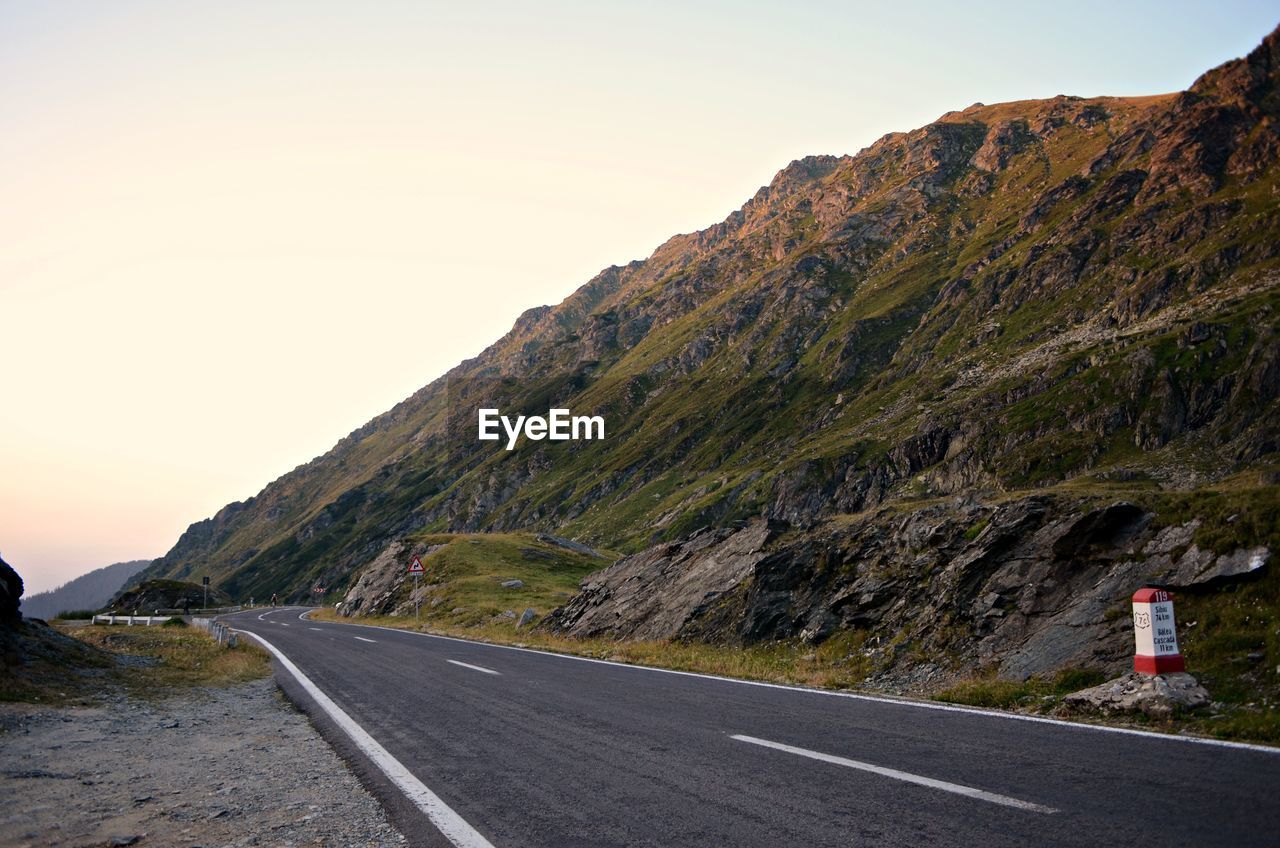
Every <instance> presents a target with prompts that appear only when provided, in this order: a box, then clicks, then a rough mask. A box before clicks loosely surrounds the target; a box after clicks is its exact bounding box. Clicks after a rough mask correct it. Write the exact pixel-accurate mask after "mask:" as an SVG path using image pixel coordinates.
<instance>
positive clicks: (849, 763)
mask: <svg viewBox="0 0 1280 848" xmlns="http://www.w3.org/2000/svg"><path fill="white" fill-rule="evenodd" d="M729 738H730V739H737V740H738V741H739V742H749V743H750V744H752V745H759V746H761V747H763V748H773V749H774V750H775V751H786V752H787V753H788V754H799V755H800V756H802V757H808V758H809V759H811V760H821V761H822V762H824V763H834V764H836V765H838V766H845V767H846V768H851V769H857V770H858V771H866V772H871V773H872V774H878V775H880V776H881V777H891V778H893V779H894V780H901V781H904V782H906V783H914V784H916V785H917V786H928V787H929V788H930V789H941V790H942V791H943V792H954V793H955V794H956V795H964V796H965V797H967V798H976V799H978V800H979V801H987V802H989V803H992V804H1003V805H1004V806H1006V807H1016V808H1017V809H1019V810H1027V811H1029V812H1032V813H1056V812H1058V811H1057V810H1055V809H1054V808H1053V807H1045V806H1042V805H1040V804H1033V803H1031V802H1030V801H1022V800H1019V799H1017V798H1010V797H1009V796H1008V795H997V794H996V793H994V792H987V791H985V790H982V789H974V788H973V787H972V786H963V785H961V784H959V783H948V782H947V781H945V780H935V779H934V778H932V777H924V776H922V775H918V774H912V773H911V772H909V771H898V770H897V769H891V768H885V767H884V766H875V765H872V764H871V763H863V762H859V761H858V760H849V759H845V758H844V757H837V756H835V755H833V754H823V753H822V752H820V751H810V750H809V749H808V748H796V747H793V746H791V745H784V744H782V743H781V742H770V741H769V740H768V739H757V738H756V737H754V736H739V735H733V736H730V737H729Z"/></svg>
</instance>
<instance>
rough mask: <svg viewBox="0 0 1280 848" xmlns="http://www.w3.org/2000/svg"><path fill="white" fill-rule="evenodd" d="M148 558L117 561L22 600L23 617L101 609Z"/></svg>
mask: <svg viewBox="0 0 1280 848" xmlns="http://www.w3.org/2000/svg"><path fill="white" fill-rule="evenodd" d="M151 562H152V561H151V560H149V559H135V560H130V561H129V562H117V563H113V564H112V565H106V566H103V567H102V568H97V569H94V570H93V571H90V572H89V573H88V574H82V575H80V576H79V577H77V578H75V579H74V580H70V581H68V582H66V583H63V584H62V585H61V586H59V587H58V588H56V589H50V590H49V591H47V592H39V593H37V594H34V595H28V596H27V597H25V598H23V599H22V614H23V615H25V616H26V617H28V618H44V619H49V618H53V617H54V616H56V615H57V614H58V613H60V612H67V611H70V610H98V609H102V607H103V606H105V605H106V603H107V601H109V600H111V598H112V597H113V596H114V595H115V594H116V592H119V591H120V589H121V588H123V587H124V585H125V584H126V583H127V582H129V579H130V578H131V577H133V576H134V575H135V574H137V573H138V572H140V571H142V569H144V568H146V567H147V566H148V565H150V564H151Z"/></svg>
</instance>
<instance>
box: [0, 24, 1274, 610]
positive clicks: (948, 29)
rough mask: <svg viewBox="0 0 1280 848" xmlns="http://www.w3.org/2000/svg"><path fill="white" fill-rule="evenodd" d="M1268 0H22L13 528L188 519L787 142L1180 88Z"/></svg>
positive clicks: (452, 358)
mask: <svg viewBox="0 0 1280 848" xmlns="http://www.w3.org/2000/svg"><path fill="white" fill-rule="evenodd" d="M1278 20H1280V8H1278V7H1277V6H1276V5H1275V3H1274V2H1214V3H1208V2H1205V3H1179V2H1161V3H1115V2H1107V3H1043V4H1036V3H1026V2H1017V3H1012V2H1011V3H983V2H973V3H944V2H937V3H911V2H906V3H893V4H886V3H865V4H861V3H852V2H845V3H819V2H796V0H792V1H791V2H777V3H768V2H742V1H741V0H735V1H734V2H728V1H727V0H726V2H700V0H681V2H645V3H609V2H602V0H594V2H581V3H575V2H541V3H456V4H455V3H434V2H428V1H427V0H414V2H408V1H407V0H405V2H393V0H380V1H379V2H346V3H336V2H323V0H310V1H309V2H293V3H289V2H270V0H251V2H244V1H242V0H222V2H217V3H174V2H167V1H166V2H135V1H134V0H115V2H101V0H86V2H74V0H35V2H11V1H10V0H0V186H2V187H0V233H2V234H3V235H2V236H0V321H2V322H3V336H2V338H3V341H4V354H3V364H2V365H0V555H3V557H4V559H5V560H6V561H8V562H9V563H10V564H11V565H13V566H14V567H15V568H17V569H18V571H19V573H21V574H22V575H23V577H24V578H25V579H26V581H27V591H28V593H32V592H37V591H41V590H44V589H49V588H52V587H54V586H56V585H58V584H61V583H63V582H65V581H66V580H68V579H71V578H72V577H75V576H77V575H79V574H82V573H84V572H86V571H89V570H91V569H93V568H97V567H100V566H103V565H106V564H108V563H111V562H116V561H119V560H125V559H141V558H152V557H156V556H159V555H161V554H163V553H164V552H165V551H166V550H168V549H169V548H170V547H171V546H172V545H173V543H174V542H175V541H177V538H178V536H179V535H180V534H181V533H182V531H183V530H184V529H185V528H186V526H187V525H188V524H190V523H191V522H193V521H197V520H199V519H202V518H206V517H208V516H210V515H212V514H213V513H214V512H216V511H217V510H218V509H219V508H220V507H222V506H223V505H224V504H226V503H227V502H229V501H232V500H243V499H244V498H247V497H249V496H251V495H253V494H255V493H257V492H258V491H259V490H261V489H262V487H263V486H264V485H266V484H267V483H268V482H270V481H271V480H272V479H274V478H276V477H278V476H279V475H281V474H283V473H285V472H287V471H289V470H290V469H292V468H293V467H295V466H297V465H299V464H301V463H304V462H306V461H308V460H310V459H311V458H313V457H315V456H317V455H318V454H321V453H323V452H324V451H326V450H328V448H329V447H331V446H332V445H333V444H334V442H336V441H337V440H338V439H339V438H341V437H342V436H344V435H345V434H347V433H348V432H350V431H351V430H352V429H354V428H356V427H358V426H359V425H361V424H363V423H364V422H365V421H367V420H368V419H370V418H372V417H373V416H374V415H376V414H378V413H379V412H382V411H384V410H386V409H388V408H390V407H391V406H392V405H394V404H395V403H396V402H398V401H400V400H401V399H403V398H404V397H406V396H407V395H409V394H411V393H412V392H413V391H414V390H416V389H418V388H420V387H421V386H423V385H425V384H426V383H427V382H429V381H430V380H432V379H433V378H435V377H437V376H439V375H440V374H442V373H443V372H444V371H446V370H447V369H448V368H449V367H451V366H453V365H454V364H456V363H457V362H458V361H460V360H462V359H464V358H466V357H470V356H474V355H475V354H476V353H478V352H479V351H480V350H481V349H483V348H484V347H485V346H486V345H488V344H489V343H490V342H492V341H494V340H495V339H497V338H498V337H499V336H500V335H502V333H504V332H505V331H506V330H507V329H508V328H509V327H510V326H511V323H512V321H513V320H514V319H515V317H516V316H517V315H518V314H519V313H520V312H522V311H523V310H525V309H527V308H529V307H531V306H536V305H539V304H544V303H556V302H558V301H560V300H561V299H563V298H564V297H565V296H566V295H568V294H569V293H570V292H572V291H573V290H574V289H575V288H577V287H578V286H579V285H581V284H582V283H583V282H585V281H586V280H587V279H589V278H590V277H591V276H593V275H594V274H595V273H596V272H597V271H598V270H600V269H601V268H603V267H605V266H607V265H610V264H615V263H623V262H626V261H629V260H631V259H636V258H643V257H645V256H647V255H649V253H651V252H652V250H653V249H654V248H655V247H656V246H657V245H658V244H660V243H661V242H663V241H664V240H666V239H667V238H668V237H669V236H671V235H673V234H675V233H679V232H688V231H691V230H695V229H699V228H702V227H706V226H708V225H710V224H712V223H714V222H716V221H719V220H720V219H722V218H724V217H725V216H726V215H727V214H728V213H729V212H731V211H732V210H734V209H735V208H737V207H738V206H740V205H741V204H742V203H743V202H744V201H745V200H747V198H749V197H750V196H751V194H752V193H754V192H755V190H756V189H757V188H758V187H759V186H760V185H762V184H764V183H766V182H768V181H769V179H770V178H771V177H772V176H773V174H774V173H775V172H776V171H777V170H779V169H780V168H782V167H783V166H785V165H786V164H787V162H789V161H790V160H792V159H795V158H798V157H800V156H804V155H808V154H818V153H836V154H839V153H855V152H857V151H858V150H859V149H861V148H862V147H864V146H866V145H867V144H869V143H871V142H872V141H874V140H875V139H876V138H878V137H879V136H881V135H883V134H884V133H886V132H889V131H894V130H909V129H912V128H915V127H918V126H920V125H922V124H925V123H928V122H929V121H931V120H933V119H935V118H936V117H937V116H939V115H940V114H942V113H943V112H946V111H948V110H951V109H960V108H963V107H965V106H967V105H969V104H971V103H973V102H975V101H982V102H986V103H995V102H1000V101H1005V100H1017V99H1025V98H1041V97H1052V96H1054V95H1056V94H1059V93H1067V94H1079V95H1086V96H1087V95H1097V94H1110V95H1139V94H1154V93H1159V92H1167V91H1173V90H1177V89H1182V88H1185V87H1186V86H1187V85H1189V84H1190V83H1191V82H1192V81H1193V80H1194V79H1195V77H1196V76H1197V75H1198V74H1199V73H1200V72H1202V71H1204V70H1207V69H1208V68H1209V67H1211V66H1213V65H1216V64H1218V63H1220V62H1222V61H1224V60H1226V59H1229V58H1232V57H1235V56H1240V55H1243V54H1244V53H1246V52H1248V51H1249V50H1250V49H1251V48H1252V47H1254V46H1255V45H1256V44H1257V43H1258V41H1260V40H1261V39H1262V37H1263V36H1264V35H1266V34H1267V33H1268V32H1269V31H1270V30H1271V29H1272V28H1273V27H1274V26H1275V25H1276V23H1277V21H1278Z"/></svg>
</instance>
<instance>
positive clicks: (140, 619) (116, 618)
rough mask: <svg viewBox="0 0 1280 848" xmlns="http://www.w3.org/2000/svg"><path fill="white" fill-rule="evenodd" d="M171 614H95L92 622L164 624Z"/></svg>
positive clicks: (130, 624) (131, 624) (144, 624)
mask: <svg viewBox="0 0 1280 848" xmlns="http://www.w3.org/2000/svg"><path fill="white" fill-rule="evenodd" d="M171 618H173V616H171V615H95V616H94V617H93V623H94V624H127V625H129V626H130V627H132V626H133V625H135V624H139V625H143V626H149V625H152V624H164V623H165V622H166V621H168V620H169V619H171Z"/></svg>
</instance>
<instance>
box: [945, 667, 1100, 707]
mask: <svg viewBox="0 0 1280 848" xmlns="http://www.w3.org/2000/svg"><path fill="white" fill-rule="evenodd" d="M1104 680H1106V675H1104V674H1102V672H1100V671H1097V670H1095V669H1087V668H1066V669H1062V670H1061V671H1059V672H1058V673H1057V674H1055V675H1053V676H1052V677H1032V678H1031V679H1029V680H1024V681H1016V680H1005V679H1003V678H999V677H996V676H994V675H987V676H985V677H976V678H973V679H970V680H965V681H962V682H960V683H957V684H955V685H954V686H951V687H949V688H947V689H944V690H942V691H941V692H939V693H937V694H936V695H934V698H935V699H936V700H939V701H946V702H947V703H950V704H968V705H970V706H974V707H987V708H990V709H998V710H1019V709H1030V710H1032V711H1035V712H1048V711H1049V710H1050V709H1052V708H1053V707H1055V706H1056V705H1057V704H1058V702H1059V701H1060V700H1061V698H1062V696H1063V695H1069V694H1071V693H1072V692H1077V691H1079V690H1081V689H1087V688H1088V687H1090V686H1097V685H1098V684H1099V683H1102V682H1103V681H1104Z"/></svg>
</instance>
